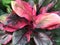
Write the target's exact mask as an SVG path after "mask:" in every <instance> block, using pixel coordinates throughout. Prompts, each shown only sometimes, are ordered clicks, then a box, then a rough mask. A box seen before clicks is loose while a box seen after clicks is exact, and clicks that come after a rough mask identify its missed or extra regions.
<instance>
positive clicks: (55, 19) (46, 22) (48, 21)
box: [36, 13, 60, 29]
mask: <svg viewBox="0 0 60 45" xmlns="http://www.w3.org/2000/svg"><path fill="white" fill-rule="evenodd" d="M59 23H60V16H59V15H57V14H54V13H51V14H48V13H45V14H41V15H38V17H37V20H36V24H37V26H36V27H37V28H39V27H40V28H42V29H45V28H47V27H49V26H52V25H58V24H59Z"/></svg>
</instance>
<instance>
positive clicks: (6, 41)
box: [0, 34, 12, 45]
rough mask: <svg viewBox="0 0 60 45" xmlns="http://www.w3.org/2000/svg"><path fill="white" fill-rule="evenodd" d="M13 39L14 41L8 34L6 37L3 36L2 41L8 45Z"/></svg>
mask: <svg viewBox="0 0 60 45" xmlns="http://www.w3.org/2000/svg"><path fill="white" fill-rule="evenodd" d="M11 39H12V35H8V34H6V35H4V36H2V39H1V40H0V41H1V43H2V44H3V45H6V44H7V43H9V42H10V41H11Z"/></svg>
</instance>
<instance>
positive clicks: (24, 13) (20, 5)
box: [11, 0, 33, 20]
mask: <svg viewBox="0 0 60 45" xmlns="http://www.w3.org/2000/svg"><path fill="white" fill-rule="evenodd" d="M11 5H12V9H13V10H14V11H15V13H16V14H17V15H18V16H20V17H24V18H26V19H27V20H32V16H33V11H32V7H31V6H30V5H29V3H26V2H24V1H21V0H16V1H12V2H11Z"/></svg>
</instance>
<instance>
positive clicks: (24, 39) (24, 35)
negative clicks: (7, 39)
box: [12, 30, 30, 45]
mask: <svg viewBox="0 0 60 45" xmlns="http://www.w3.org/2000/svg"><path fill="white" fill-rule="evenodd" d="M29 41H30V33H29V32H26V31H25V30H19V31H16V32H14V33H13V43H12V44H13V45H25V44H27V43H28V42H29Z"/></svg>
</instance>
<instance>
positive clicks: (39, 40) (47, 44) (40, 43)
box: [34, 33, 53, 45]
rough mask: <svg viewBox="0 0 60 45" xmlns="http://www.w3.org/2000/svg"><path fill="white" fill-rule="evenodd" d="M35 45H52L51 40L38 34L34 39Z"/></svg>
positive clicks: (44, 35) (42, 34)
mask: <svg viewBox="0 0 60 45" xmlns="http://www.w3.org/2000/svg"><path fill="white" fill-rule="evenodd" d="M34 41H35V43H36V45H53V43H52V41H51V39H50V38H49V37H48V36H47V35H46V34H44V33H38V34H37V35H35V37H34Z"/></svg>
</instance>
